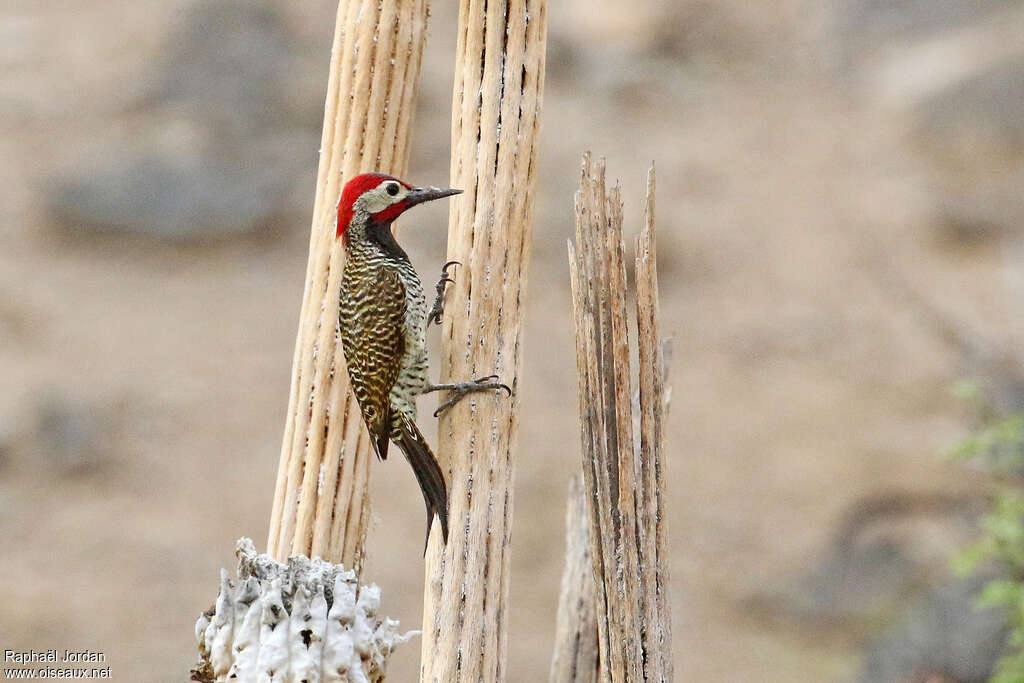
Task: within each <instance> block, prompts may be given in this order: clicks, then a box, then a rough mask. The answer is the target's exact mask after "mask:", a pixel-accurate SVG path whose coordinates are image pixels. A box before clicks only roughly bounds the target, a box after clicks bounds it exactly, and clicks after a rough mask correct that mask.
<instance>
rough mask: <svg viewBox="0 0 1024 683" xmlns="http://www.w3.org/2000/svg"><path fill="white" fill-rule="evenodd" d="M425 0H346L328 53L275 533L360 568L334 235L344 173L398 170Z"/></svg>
mask: <svg viewBox="0 0 1024 683" xmlns="http://www.w3.org/2000/svg"><path fill="white" fill-rule="evenodd" d="M427 15H428V1H427V0H390V1H389V2H383V3H381V2H379V1H378V0H342V2H341V3H340V4H339V6H338V16H337V22H336V25H335V32H334V46H333V48H332V51H331V71H330V78H329V81H328V85H327V101H326V105H325V107H324V131H323V139H322V141H321V146H320V170H319V174H318V177H317V186H316V199H315V203H314V205H313V225H312V231H311V234H310V240H309V264H308V266H307V269H306V287H305V293H304V294H303V299H302V311H301V315H300V319H299V331H298V336H297V338H296V341H295V358H294V361H293V365H292V383H291V398H290V401H289V405H288V415H287V418H286V423H285V430H284V440H283V444H282V446H281V460H280V464H279V467H278V474H277V487H276V490H275V494H274V507H273V513H272V516H271V520H270V533H269V537H268V540H267V549H268V553H269V554H270V555H272V556H273V557H275V558H277V559H278V560H284V559H286V558H287V557H288V556H290V555H299V554H302V555H307V556H310V557H312V556H320V557H323V558H324V559H326V560H330V561H332V562H340V563H342V564H344V565H345V566H346V567H354V568H356V570H357V571H358V568H359V566H360V564H361V560H362V554H363V550H362V548H363V540H364V538H365V534H366V519H367V513H368V507H369V501H368V497H367V484H368V481H369V463H370V449H369V442H368V440H367V436H366V431H365V429H364V428H363V426H362V424H361V417H360V414H359V408H358V407H357V405H356V402H355V399H354V397H353V396H352V393H351V391H349V382H348V373H347V371H346V369H345V361H344V357H343V354H342V351H341V346H340V343H339V341H338V334H337V325H338V290H339V288H340V285H341V271H342V265H343V263H344V256H345V254H344V250H343V248H342V245H341V244H340V243H339V242H338V241H337V240H336V239H335V219H336V215H335V213H336V207H337V202H338V197H339V195H340V194H341V187H342V185H343V184H344V182H345V180H346V179H348V178H351V177H352V176H354V175H356V174H357V173H362V172H366V171H381V172H385V173H392V174H395V175H398V176H401V175H403V174H404V172H405V168H406V165H407V163H408V157H409V132H410V127H411V121H412V112H413V106H414V105H413V102H414V98H415V94H416V90H417V84H418V82H419V74H420V61H421V57H422V54H423V44H424V41H425V39H426V28H427Z"/></svg>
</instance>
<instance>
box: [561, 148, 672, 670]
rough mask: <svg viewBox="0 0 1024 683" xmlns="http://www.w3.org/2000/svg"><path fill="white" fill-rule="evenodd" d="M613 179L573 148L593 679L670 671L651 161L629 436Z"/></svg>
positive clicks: (572, 260) (572, 255) (572, 272)
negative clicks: (596, 674) (609, 185)
mask: <svg viewBox="0 0 1024 683" xmlns="http://www.w3.org/2000/svg"><path fill="white" fill-rule="evenodd" d="M623 251H624V250H623V242H622V201H621V198H620V196H619V189H618V188H617V187H616V188H613V189H612V190H611V192H608V191H606V188H605V169H604V164H603V162H598V163H596V164H593V165H592V164H591V160H590V156H589V154H588V155H586V156H584V160H583V177H582V180H581V182H580V190H579V192H578V193H577V194H576V247H574V246H573V245H572V243H570V244H569V276H570V282H571V285H572V295H573V313H574V317H575V321H576V361H577V371H578V379H579V385H578V389H579V391H578V393H579V410H580V424H581V441H582V446H583V480H584V488H585V489H586V491H587V502H588V517H589V520H590V544H591V546H590V550H591V560H592V567H593V573H594V578H595V581H594V602H595V606H596V610H597V625H598V649H599V653H600V677H601V680H604V681H615V682H619V681H669V680H672V653H671V615H670V612H669V607H668V600H667V595H668V594H667V591H668V566H667V565H668V548H667V543H668V538H667V533H666V530H665V511H664V472H663V462H662V438H663V421H664V411H665V403H666V402H665V396H666V392H665V386H664V379H663V377H664V374H663V373H664V362H663V358H662V350H661V343H660V339H659V330H658V296H657V292H658V284H657V271H656V269H655V251H654V172H653V169H651V172H650V174H649V176H648V186H647V205H646V221H645V225H644V229H643V231H642V232H641V234H640V236H639V239H638V241H637V261H636V273H637V292H636V293H637V324H638V330H637V333H638V334H637V338H638V357H639V368H638V375H639V384H640V391H639V406H638V409H637V412H638V418H639V419H638V422H639V428H640V438H639V440H638V441H636V442H635V441H634V438H633V429H634V415H633V411H634V408H633V400H632V396H633V392H632V388H631V373H630V361H629V358H630V354H629V342H628V328H627V312H626V288H627V283H626V273H625V261H624V258H623Z"/></svg>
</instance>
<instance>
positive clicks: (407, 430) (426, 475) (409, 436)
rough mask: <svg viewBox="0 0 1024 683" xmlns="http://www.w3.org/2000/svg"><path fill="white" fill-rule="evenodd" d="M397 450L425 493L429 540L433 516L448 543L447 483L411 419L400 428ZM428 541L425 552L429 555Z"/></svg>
mask: <svg viewBox="0 0 1024 683" xmlns="http://www.w3.org/2000/svg"><path fill="white" fill-rule="evenodd" d="M395 443H397V444H398V447H399V448H400V449H401V450H402V452H403V453H405V459H406V460H408V461H409V464H410V465H412V471H413V472H414V473H415V474H416V480H417V481H418V482H419V484H420V490H421V491H422V492H423V502H424V503H426V504H427V539H429V538H430V525H431V523H432V522H433V521H434V515H437V519H438V520H439V521H440V522H441V536H442V538H444V542H445V543H448V488H447V487H446V486H445V483H444V474H443V473H442V472H441V468H440V466H439V465H438V464H437V458H435V457H434V454H433V453H431V452H430V446H428V445H427V442H426V440H425V439H424V438H423V435H422V434H421V433H420V430H419V429H417V428H416V424H415V423H414V422H413V421H412V420H409V419H408V418H402V421H401V423H400V426H399V434H398V438H397V439H396V440H395ZM426 551H427V548H426V540H424V545H423V552H424V553H426Z"/></svg>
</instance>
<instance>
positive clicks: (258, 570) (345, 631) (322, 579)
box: [192, 539, 419, 683]
mask: <svg viewBox="0 0 1024 683" xmlns="http://www.w3.org/2000/svg"><path fill="white" fill-rule="evenodd" d="M236 554H237V556H238V575H239V577H240V579H241V581H239V582H238V583H235V582H232V581H231V580H230V579H229V578H228V576H227V572H225V571H222V572H221V586H220V593H219V595H218V596H217V602H216V605H215V607H214V610H213V612H212V613H210V612H207V613H206V614H204V615H202V616H200V617H199V620H198V621H197V622H196V639H197V640H198V641H199V663H198V665H197V666H196V667H195V669H193V672H192V673H193V679H194V680H197V681H200V682H201V683H220V682H222V681H223V682H224V683H227V682H228V681H231V682H232V683H332V682H333V683H364V682H365V683H379V681H383V680H384V676H385V672H386V665H387V659H388V657H389V656H390V654H391V652H392V651H393V650H394V648H395V646H396V645H398V644H399V643H404V642H406V641H407V640H409V639H410V638H411V637H412V636H414V635H416V634H418V633H419V632H418V631H413V632H410V633H405V634H401V633H399V630H398V622H397V621H394V620H392V619H387V618H386V617H379V616H377V611H378V609H379V607H380V589H379V588H377V586H373V585H371V586H363V587H360V586H359V585H358V583H357V581H356V577H355V574H354V573H353V572H351V571H347V570H345V569H344V568H343V567H341V566H340V565H334V564H331V563H330V562H324V561H323V560H321V559H319V558H315V559H313V560H309V559H308V558H305V557H293V558H291V559H289V561H288V563H287V564H282V563H280V562H276V561H275V560H273V559H272V558H270V557H268V556H267V555H261V554H258V553H257V552H256V549H255V546H254V545H253V543H252V541H251V540H249V539H242V540H240V541H239V542H238V547H237V548H236Z"/></svg>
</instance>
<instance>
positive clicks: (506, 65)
mask: <svg viewBox="0 0 1024 683" xmlns="http://www.w3.org/2000/svg"><path fill="white" fill-rule="evenodd" d="M546 35H547V3H546V0H488V1H486V2H485V1H483V0H463V1H462V3H461V8H460V12H459V39H458V48H457V56H456V62H455V93H454V98H453V107H452V171H451V184H452V187H457V188H460V189H463V190H465V194H463V195H461V196H459V197H458V198H457V199H456V200H455V201H454V202H453V203H452V206H453V212H452V216H451V221H450V223H449V232H448V259H449V260H457V261H460V262H461V263H463V264H464V265H463V267H462V269H461V270H460V272H459V274H458V276H457V277H456V278H455V279H456V284H455V285H454V286H453V287H452V288H451V289H450V290H449V295H448V297H449V298H448V303H447V307H446V311H445V316H444V330H443V334H442V340H443V345H444V348H443V357H442V368H441V378H442V381H444V382H452V381H461V380H466V379H470V378H473V377H480V376H482V375H490V374H492V373H494V374H497V375H498V376H499V378H500V381H502V382H505V383H506V384H509V385H510V386H512V387H513V389H515V387H516V386H517V377H518V375H519V371H520V366H521V362H522V347H521V344H522V307H521V302H522V301H523V297H524V294H523V290H524V287H525V284H526V282H525V280H526V268H527V263H528V260H529V247H530V240H531V220H532V213H533V186H534V178H535V163H534V162H535V159H536V152H537V147H536V145H537V133H538V128H539V125H540V117H539V114H540V101H541V96H542V93H543V89H544V46H545V40H546ZM517 401H518V399H517V398H516V397H515V396H513V397H512V398H511V399H510V398H507V397H506V396H505V395H504V393H499V392H493V393H483V394H473V395H471V396H470V397H468V398H466V399H465V400H464V401H462V402H461V403H460V404H458V405H457V406H455V407H454V408H452V409H451V410H450V411H448V412H447V413H445V415H444V417H443V419H442V420H441V424H440V429H439V431H440V437H439V459H440V462H441V465H442V467H445V466H447V467H448V469H449V472H450V474H449V477H448V481H449V492H450V494H449V495H450V499H451V535H450V536H449V539H448V544H447V546H446V547H445V548H443V549H442V548H441V545H440V536H439V534H438V532H437V531H436V529H437V526H436V525H435V527H434V528H435V532H434V533H433V534H432V536H431V542H430V545H429V547H428V549H427V579H426V586H425V590H424V593H425V597H424V615H423V651H422V652H423V654H422V662H421V671H420V677H421V680H423V681H438V682H443V683H453V682H458V681H472V683H478V682H481V681H483V682H491V681H504V680H507V679H508V676H507V673H506V662H505V660H506V650H507V641H508V635H507V623H508V616H507V615H508V609H507V608H506V603H507V599H508V574H509V564H510V552H509V539H510V535H511V522H512V470H513V460H512V452H513V448H514V445H515V441H516V432H517V431H518V419H517Z"/></svg>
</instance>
